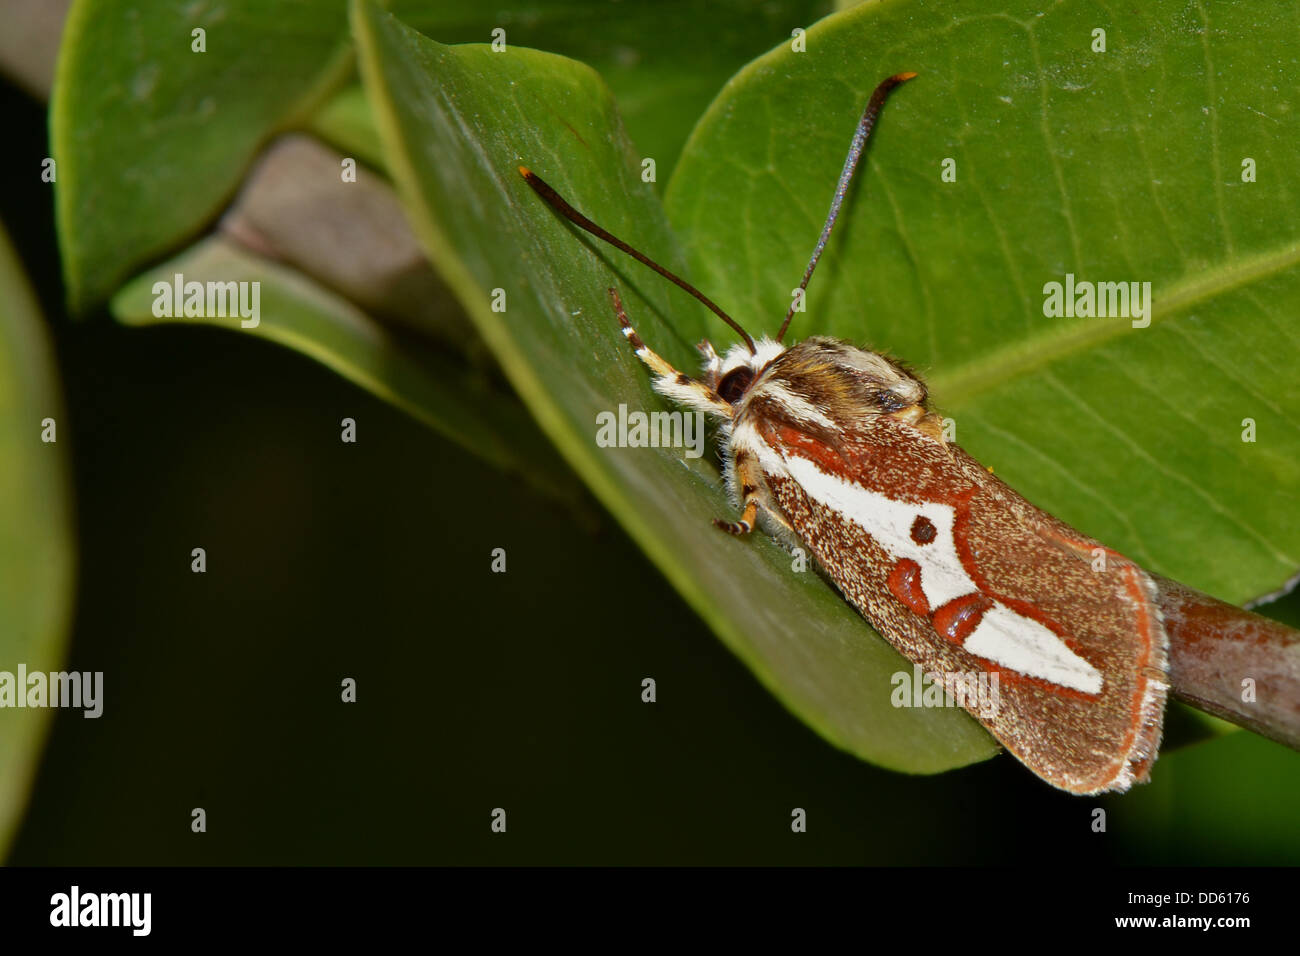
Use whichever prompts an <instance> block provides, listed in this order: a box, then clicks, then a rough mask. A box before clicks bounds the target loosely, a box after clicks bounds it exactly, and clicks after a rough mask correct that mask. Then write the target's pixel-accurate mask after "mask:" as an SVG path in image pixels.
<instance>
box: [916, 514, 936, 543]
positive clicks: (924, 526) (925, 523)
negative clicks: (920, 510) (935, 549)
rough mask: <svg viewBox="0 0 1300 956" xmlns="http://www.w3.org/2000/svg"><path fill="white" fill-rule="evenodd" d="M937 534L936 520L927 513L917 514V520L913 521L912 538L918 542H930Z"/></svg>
mask: <svg viewBox="0 0 1300 956" xmlns="http://www.w3.org/2000/svg"><path fill="white" fill-rule="evenodd" d="M937 534H938V532H937V531H936V530H935V528H934V522H933V521H931V520H930V519H929V518H927V517H926V516H925V515H917V516H916V520H915V521H913V522H912V540H913V541H915V542H916V543H917V544H929V543H930V542H931V541H933V540H934V538H935V535H937Z"/></svg>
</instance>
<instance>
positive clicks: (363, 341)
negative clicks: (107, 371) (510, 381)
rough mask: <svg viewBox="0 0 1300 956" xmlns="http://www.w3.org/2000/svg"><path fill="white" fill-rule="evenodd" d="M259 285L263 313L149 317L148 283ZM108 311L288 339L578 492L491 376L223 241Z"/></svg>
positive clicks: (152, 275) (506, 461)
mask: <svg viewBox="0 0 1300 956" xmlns="http://www.w3.org/2000/svg"><path fill="white" fill-rule="evenodd" d="M177 273H180V274H181V275H183V276H184V278H185V281H186V282H203V283H206V282H209V281H217V282H244V281H247V282H260V283H261V285H260V302H259V306H260V308H259V313H260V320H259V322H258V325H257V326H255V327H253V328H243V327H242V325H241V321H240V317H239V316H238V315H231V316H226V317H216V316H184V315H182V316H176V317H170V318H169V317H162V316H156V315H154V301H155V295H154V291H153V288H154V283H156V282H163V283H167V284H168V285H171V284H172V283H173V281H174V277H175V275H176V274H177ZM112 310H113V314H114V315H115V316H116V317H117V318H118V319H119V320H120V321H122V322H125V323H127V324H129V325H154V324H158V323H162V322H189V323H194V324H199V325H211V326H216V327H218V328H227V329H231V330H233V331H236V332H241V333H244V334H247V335H255V336H258V337H259V338H265V339H268V340H270V341H272V342H277V343H279V344H281V345H284V346H287V347H289V348H291V349H293V350H295V351H297V352H301V353H303V354H304V355H307V356H308V357H310V358H312V359H315V360H316V361H317V362H320V363H321V364H322V365H324V366H325V367H327V368H329V369H331V370H333V371H335V372H337V373H338V374H339V375H342V376H343V377H344V378H346V379H348V380H349V381H351V382H354V383H356V384H357V385H359V386H361V387H362V388H364V389H366V390H367V391H368V392H371V393H373V394H375V395H377V396H379V397H380V398H382V399H384V400H385V401H388V402H391V403H392V404H394V405H396V406H397V407H399V408H401V409H403V410H405V411H406V412H408V413H410V414H411V415H413V416H415V417H416V418H418V419H419V420H421V421H423V422H424V423H426V424H427V425H429V426H430V427H432V428H434V429H435V430H436V431H438V432H440V433H441V434H443V435H445V436H447V437H448V438H450V439H451V440H453V441H455V442H457V443H458V444H460V445H463V446H464V447H465V448H468V449H469V450H470V451H473V452H475V453H476V454H478V455H480V456H481V457H483V458H484V459H486V460H487V461H490V462H492V463H493V464H495V465H497V466H498V467H501V468H504V469H507V470H509V471H514V472H519V473H521V474H522V475H524V476H525V477H526V478H528V480H529V481H531V482H533V483H534V484H536V485H537V486H538V487H539V488H541V489H543V490H546V491H547V492H549V493H551V494H554V495H557V496H559V497H561V498H564V499H566V500H573V499H575V498H576V496H577V489H575V487H574V482H573V480H572V477H571V476H570V474H569V472H568V469H567V468H566V467H565V466H564V463H563V462H562V461H560V460H559V458H558V456H556V454H555V450H554V449H553V448H552V447H551V446H550V444H549V443H548V442H547V441H546V439H545V438H544V437H543V436H542V435H541V434H540V433H539V432H538V431H537V427H536V426H535V425H534V424H533V422H532V421H530V420H529V417H528V413H527V412H526V411H525V409H524V408H523V407H522V406H521V405H520V404H519V403H518V401H516V400H515V399H514V397H513V396H511V395H508V394H505V393H503V392H501V391H498V390H497V389H495V388H493V387H492V386H491V385H490V383H489V382H488V381H486V380H485V379H484V378H483V377H481V376H479V375H477V374H475V373H474V372H472V371H470V370H468V369H466V368H465V367H464V366H463V364H462V363H460V362H459V361H452V360H450V359H448V358H445V357H443V356H442V355H440V354H439V353H437V352H435V351H433V350H432V349H430V348H429V347H427V345H425V344H424V343H422V342H421V341H419V340H418V339H416V338H415V337H414V336H411V335H404V334H402V333H401V332H400V331H398V330H394V329H390V328H386V327H385V326H383V325H381V324H380V323H378V322H376V321H375V320H373V319H371V318H370V317H369V316H367V315H366V314H364V313H363V312H361V311H360V310H358V309H357V308H356V307H355V306H353V305H352V304H350V303H349V302H348V301H347V300H346V299H343V298H341V297H340V296H338V295H335V294H334V293H332V292H329V291H328V290H326V289H323V288H321V287H320V286H318V285H316V284H315V283H313V282H311V281H310V280H309V279H307V278H305V277H304V276H302V275H300V274H298V273H296V272H294V271H292V270H291V269H287V268H285V267H283V266H280V265H277V264H275V263H273V262H270V261H268V260H264V259H259V258H257V257H255V256H252V255H249V254H248V253H246V252H243V251H241V250H240V249H239V248H238V247H237V246H235V245H234V244H233V243H230V242H229V241H228V240H226V239H223V238H211V239H205V240H204V241H202V242H200V243H199V244H198V245H196V246H194V247H193V248H192V249H188V250H186V251H185V252H184V253H182V254H181V255H180V256H177V257H176V258H175V259H172V260H171V261H169V262H167V263H165V264H163V265H161V266H158V267H157V268H156V269H153V270H150V271H149V272H147V273H145V274H144V275H141V276H139V277H137V278H135V279H133V280H132V281H131V282H129V283H127V284H126V285H125V286H123V287H122V289H121V291H119V292H118V293H117V295H115V296H114V297H113V301H112Z"/></svg>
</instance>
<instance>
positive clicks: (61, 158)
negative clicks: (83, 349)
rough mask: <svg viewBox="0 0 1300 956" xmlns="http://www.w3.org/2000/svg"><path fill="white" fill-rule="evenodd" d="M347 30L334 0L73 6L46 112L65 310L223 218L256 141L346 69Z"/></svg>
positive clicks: (115, 1)
mask: <svg viewBox="0 0 1300 956" xmlns="http://www.w3.org/2000/svg"><path fill="white" fill-rule="evenodd" d="M195 29H203V30H204V31H206V37H205V44H206V52H202V53H199V52H192V49H191V44H192V43H193V42H194V41H193V40H192V37H191V31H192V30H195ZM344 30H345V20H344V5H343V3H342V0H329V2H315V0H272V2H266V0H224V2H221V3H213V2H206V0H159V2H156V3H151V4H148V5H147V6H141V4H139V3H137V2H134V0H78V2H77V3H76V4H75V5H74V7H73V8H72V12H71V13H70V14H69V16H68V21H67V25H66V27H65V30H64V35H63V45H62V47H61V48H60V56H59V63H58V70H57V74H56V77H55V89H54V99H53V103H52V104H51V116H50V128H51V143H52V147H53V153H54V157H55V159H56V160H57V162H58V180H57V182H58V186H57V192H56V210H55V211H56V217H57V222H58V228H59V238H60V243H61V246H62V253H63V266H64V275H65V277H66V281H67V287H68V301H69V302H70V303H71V305H72V307H73V308H74V309H77V310H84V309H86V308H88V307H90V306H91V305H93V304H95V303H96V302H98V301H100V300H102V299H104V298H106V297H107V296H108V295H110V294H111V293H112V292H113V290H114V289H115V288H116V287H117V285H118V284H119V283H120V282H121V281H122V280H124V279H125V278H126V277H127V275H129V274H130V273H131V272H132V271H133V270H134V269H135V268H137V267H138V266H140V265H142V264H143V263H145V262H147V261H148V260H150V259H152V258H155V257H157V256H159V255H162V254H164V253H166V252H167V251H168V250H170V249H172V248H174V247H175V246H176V245H177V244H178V243H179V242H181V241H182V240H184V239H185V238H187V237H189V236H191V235H193V234H194V233H195V232H197V231H198V230H199V229H200V228H201V227H202V226H203V225H204V224H205V223H206V222H208V221H209V220H210V219H211V218H212V217H213V216H214V215H215V214H216V213H217V212H219V211H220V209H221V207H222V205H223V204H224V203H225V201H226V200H227V199H229V197H230V194H231V193H232V192H233V191H234V189H235V187H236V186H237V185H238V184H239V180H240V177H241V176H242V174H243V172H244V168H245V166H246V165H247V164H248V162H249V161H250V160H251V159H252V158H253V156H254V154H255V153H256V152H257V149H258V147H259V146H260V145H261V144H262V142H263V141H265V140H266V139H267V138H268V137H269V136H271V135H272V134H273V133H274V132H276V131H277V130H279V129H281V128H283V127H285V126H288V125H292V124H293V123H294V122H295V121H296V120H297V119H298V118H299V117H300V116H301V115H303V114H304V113H305V112H306V111H308V110H309V109H311V108H312V107H313V106H314V104H315V103H316V102H318V101H319V100H320V99H321V98H322V97H323V96H324V95H326V94H327V93H329V92H330V91H331V90H332V88H333V87H334V86H335V85H337V83H338V82H339V80H340V79H341V78H342V76H343V75H345V72H346V71H347V69H349V64H350V53H349V52H348V49H347V47H346V44H345V34H344ZM272 77H273V80H272Z"/></svg>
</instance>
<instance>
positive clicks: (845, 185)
mask: <svg viewBox="0 0 1300 956" xmlns="http://www.w3.org/2000/svg"><path fill="white" fill-rule="evenodd" d="M914 76H916V74H915V73H895V74H894V75H893V76H891V77H889V79H887V80H884V81H883V82H882V83H881V84H880V85H879V86H877V87H876V88H875V90H874V91H872V93H871V99H869V100H868V101H867V108H866V109H865V110H863V111H862V119H860V120H859V121H858V129H857V132H855V133H854V134H853V143H852V144H851V145H850V146H849V155H848V156H846V157H845V159H844V169H843V170H842V171H841V172H840V181H839V182H838V183H836V184H835V195H834V196H833V197H832V198H831V211H830V214H829V215H827V217H826V225H825V226H823V227H822V234H821V236H820V237H818V239H817V248H816V249H814V250H813V254H812V259H811V260H809V262H808V268H807V269H805V270H804V272H803V281H802V282H800V283H799V289H800V291H802V290H804V289H807V288H808V280H809V279H811V278H812V274H813V270H814V269H816V268H817V260H818V259H820V258H821V257H822V250H823V249H825V248H826V240H828V239H829V238H830V237H831V229H832V228H834V226H835V219H836V217H837V216H839V214H840V206H842V205H843V204H844V196H845V194H847V193H848V191H849V182H850V181H851V180H852V179H853V173H854V172H855V171H856V170H857V168H858V160H860V159H861V158H862V151H863V150H864V149H865V148H866V145H867V138H868V137H869V136H871V130H872V128H873V127H874V126H875V125H876V117H877V116H879V115H880V108H881V107H882V106H884V105H885V98H886V97H887V96H889V91H890V90H892V89H893V88H894V87H896V86H899V85H900V84H902V83H906V82H907V81H908V80H910V79H911V78H912V77H914ZM798 301H799V300H798V298H795V300H794V301H793V302H791V303H790V310H789V311H788V312H786V314H785V321H784V322H782V323H781V331H780V332H778V333H777V334H776V340H777V341H778V342H780V341H781V339H782V338H784V337H785V330H786V329H788V328H789V327H790V320H791V319H793V318H794V309H795V305H796V304H797V303H798Z"/></svg>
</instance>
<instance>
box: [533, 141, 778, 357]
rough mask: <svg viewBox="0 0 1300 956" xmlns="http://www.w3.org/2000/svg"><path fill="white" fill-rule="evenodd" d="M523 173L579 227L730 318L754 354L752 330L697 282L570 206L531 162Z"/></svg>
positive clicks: (715, 312)
mask: <svg viewBox="0 0 1300 956" xmlns="http://www.w3.org/2000/svg"><path fill="white" fill-rule="evenodd" d="M519 175H520V176H522V177H524V182H526V183H528V185H529V186H531V187H532V188H533V192H535V193H537V195H539V196H541V197H542V198H543V199H544V200H546V203H547V205H549V206H550V207H551V208H552V209H554V210H555V211H556V212H558V213H559V214H560V215H562V216H563V217H564V218H565V219H567V220H569V222H571V223H573V224H574V225H575V226H577V227H578V228H580V229H584V230H586V231H587V232H589V233H591V234H592V235H593V236H595V237H596V238H597V239H602V240H604V241H605V242H608V243H609V244H610V245H611V246H613V247H614V248H615V249H620V250H622V251H623V252H626V253H627V254H628V255H629V256H631V257H632V258H633V259H635V260H637V261H638V262H640V263H643V264H644V265H647V266H649V267H650V268H651V269H653V270H654V271H655V272H657V273H659V274H660V275H661V276H663V277H664V278H665V279H667V280H668V281H670V282H672V283H673V284H675V285H677V286H678V287H679V288H682V289H685V290H686V291H687V292H689V293H690V294H691V295H693V296H694V297H695V298H697V299H699V300H700V301H701V302H703V303H704V304H705V305H706V306H707V307H708V308H709V309H710V310H711V311H712V312H713V314H714V315H716V316H717V317H718V318H720V319H721V320H722V321H723V322H726V323H727V325H729V326H731V328H732V329H734V330H735V331H736V333H737V334H738V335H739V336H740V337H741V338H742V339H744V340H745V346H746V348H748V349H749V354H751V355H753V354H754V351H755V349H754V340H753V339H752V338H751V337H750V335H749V333H748V332H746V331H745V330H744V329H743V328H741V327H740V323H739V322H737V321H736V320H735V319H733V318H732V317H731V316H729V315H727V313H725V312H723V311H722V309H720V308H718V306H717V305H716V304H715V303H714V301H713V300H712V299H710V298H709V297H708V296H706V295H705V294H704V293H703V292H701V291H700V290H699V289H697V288H695V286H693V285H691V284H690V283H689V282H687V281H686V280H685V279H682V278H679V277H678V276H676V275H674V274H673V273H671V272H669V271H668V270H667V269H665V268H664V267H663V266H661V265H660V264H659V263H657V262H655V261H654V260H653V259H651V258H650V257H649V256H647V255H645V254H644V253H641V252H638V251H637V250H635V249H633V248H632V247H631V246H629V245H628V244H627V243H626V242H624V241H623V240H622V239H620V238H618V236H615V235H614V234H613V233H611V232H609V231H607V230H605V229H602V228H601V227H600V226H598V225H596V224H595V223H594V222H592V221H591V220H590V219H588V218H587V217H586V216H584V215H583V214H582V213H580V212H578V210H576V209H574V208H573V207H572V206H570V205H569V204H568V202H566V201H565V199H564V197H563V196H561V195H560V194H559V193H557V192H556V191H555V190H554V189H552V188H551V187H550V185H549V184H548V183H547V182H546V180H544V179H542V177H541V176H538V175H537V174H536V173H534V172H533V171H532V170H531V169H529V168H528V167H527V166H520V167H519Z"/></svg>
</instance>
